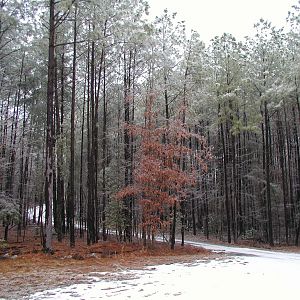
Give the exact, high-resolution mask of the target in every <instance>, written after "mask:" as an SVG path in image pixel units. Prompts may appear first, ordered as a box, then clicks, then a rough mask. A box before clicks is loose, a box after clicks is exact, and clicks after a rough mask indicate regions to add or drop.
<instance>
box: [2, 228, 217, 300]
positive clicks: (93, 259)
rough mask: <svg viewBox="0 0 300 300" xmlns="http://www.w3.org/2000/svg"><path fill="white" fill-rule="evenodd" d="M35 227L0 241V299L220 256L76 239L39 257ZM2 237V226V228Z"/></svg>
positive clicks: (158, 244) (164, 246) (161, 245)
mask: <svg viewBox="0 0 300 300" xmlns="http://www.w3.org/2000/svg"><path fill="white" fill-rule="evenodd" d="M37 233H38V229H37V228H36V227H33V226H32V227H29V229H27V231H26V232H25V236H24V239H23V236H21V237H17V234H16V230H15V229H12V230H10V232H9V238H8V242H7V243H6V242H4V241H3V240H0V299H21V298H22V297H26V296H28V295H30V294H32V293H35V292H38V291H43V290H46V289H51V288H57V287H62V286H68V285H71V284H75V283H83V282H86V281H88V280H90V273H93V272H97V273H98V272H113V271H121V270H128V269H141V268H144V267H147V266H152V265H160V264H172V263H178V262H179V263H188V262H192V261H195V260H199V259H202V260H210V259H212V258H214V257H216V256H219V255H218V254H215V253H212V252H211V251H209V250H205V249H203V248H199V247H193V246H191V245H186V246H185V247H181V246H176V247H175V250H171V249H170V248H169V245H168V244H166V243H162V242H155V243H154V244H153V245H150V246H149V247H147V248H145V247H143V246H142V244H141V243H130V244H129V243H120V242H117V241H116V240H115V239H114V238H110V239H109V240H108V241H106V242H99V243H96V244H94V245H91V246H87V245H86V242H85V241H84V240H81V239H78V240H77V241H76V247H75V248H70V247H69V245H68V240H67V239H65V240H64V241H63V242H62V243H59V242H57V241H56V240H54V241H53V249H54V253H53V254H46V253H43V251H42V247H41V241H40V236H39V235H38V234H37ZM0 237H3V228H2V227H0Z"/></svg>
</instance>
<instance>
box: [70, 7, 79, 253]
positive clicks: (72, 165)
mask: <svg viewBox="0 0 300 300" xmlns="http://www.w3.org/2000/svg"><path fill="white" fill-rule="evenodd" d="M73 30H74V35H73V63H72V69H73V71H72V97H71V99H72V101H71V143H70V181H69V185H70V186H69V197H68V202H69V205H68V209H69V212H68V215H69V222H70V223H69V230H70V246H71V247H75V224H74V223H75V219H74V218H75V216H74V214H75V101H76V99H75V98H76V56H77V51H76V50H77V48H76V47H77V45H76V42H77V5H76V4H75V12H74V29H73Z"/></svg>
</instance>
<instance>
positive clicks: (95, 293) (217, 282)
mask: <svg viewBox="0 0 300 300" xmlns="http://www.w3.org/2000/svg"><path fill="white" fill-rule="evenodd" d="M191 244H193V245H199V246H202V247H205V248H208V249H212V250H215V251H222V252H227V253H228V255H229V256H227V257H226V258H220V259H216V260H212V261H195V262H194V263H192V264H191V263H188V264H170V265H160V266H153V267H149V268H146V269H144V270H125V271H118V272H116V273H99V274H94V276H95V277H93V274H91V281H90V282H89V283H85V284H76V285H72V286H69V287H65V288H58V289H55V290H49V291H45V292H42V293H36V294H34V295H32V296H31V297H29V299H120V300H125V299H134V300H137V299H159V300H163V299H187V300H191V299H209V300H214V299H222V300H226V299H228V300H229V299H230V300H236V299H243V300H248V299H249V300H250V299H251V300H254V299H255V300H260V299H266V300H267V299H272V300H274V299H278V300H279V299H280V300H282V299H289V300H292V299H293V300H294V299H295V300H299V299H300V254H295V253H282V252H273V251H265V250H258V249H250V248H237V247H225V246H220V245H210V244H206V243H191Z"/></svg>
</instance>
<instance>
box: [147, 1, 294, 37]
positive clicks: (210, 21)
mask: <svg viewBox="0 0 300 300" xmlns="http://www.w3.org/2000/svg"><path fill="white" fill-rule="evenodd" d="M297 2H298V1H297V0H148V3H149V5H150V17H151V18H152V17H153V18H154V17H155V16H157V15H161V13H162V12H163V10H164V9H165V8H167V9H168V11H169V12H177V13H178V20H180V21H181V20H185V21H186V25H187V28H188V30H190V29H194V30H197V31H198V32H199V33H200V36H201V38H202V40H203V41H204V42H208V41H209V40H210V39H212V38H213V37H215V36H216V35H222V34H223V33H224V32H227V33H231V34H233V35H234V36H235V37H236V38H238V39H242V38H243V37H244V36H246V35H251V34H252V33H253V32H254V29H253V25H254V23H256V22H257V21H258V20H259V19H260V18H261V17H262V18H264V19H267V20H269V21H271V22H272V24H273V25H276V26H277V27H282V26H284V25H285V19H286V17H287V14H288V11H289V10H290V9H291V7H292V5H296V4H297Z"/></svg>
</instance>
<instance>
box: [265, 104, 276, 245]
mask: <svg viewBox="0 0 300 300" xmlns="http://www.w3.org/2000/svg"><path fill="white" fill-rule="evenodd" d="M264 123H265V157H266V158H265V161H266V165H265V179H266V204H267V216H268V241H269V244H270V246H274V240H273V221H272V203H271V183H270V164H271V159H270V133H269V129H270V125H269V113H268V104H267V101H264Z"/></svg>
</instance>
